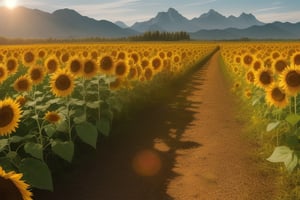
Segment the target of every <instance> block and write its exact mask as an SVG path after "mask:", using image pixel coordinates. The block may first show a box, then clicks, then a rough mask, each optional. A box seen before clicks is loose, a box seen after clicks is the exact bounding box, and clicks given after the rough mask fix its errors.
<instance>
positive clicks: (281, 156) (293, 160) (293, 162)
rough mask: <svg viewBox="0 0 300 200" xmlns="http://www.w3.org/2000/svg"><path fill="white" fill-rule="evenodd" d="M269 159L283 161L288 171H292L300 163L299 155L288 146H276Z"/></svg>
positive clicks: (275, 161)
mask: <svg viewBox="0 0 300 200" xmlns="http://www.w3.org/2000/svg"><path fill="white" fill-rule="evenodd" d="M267 160H268V161H270V162H274V163H277V162H283V163H284V165H285V167H286V168H287V170H288V172H292V171H293V170H294V168H295V167H296V166H297V164H298V157H297V155H296V154H295V152H294V151H293V150H291V149H290V148H289V147H287V146H279V147H276V148H275V149H274V151H273V153H272V155H271V156H270V157H269V158H267Z"/></svg>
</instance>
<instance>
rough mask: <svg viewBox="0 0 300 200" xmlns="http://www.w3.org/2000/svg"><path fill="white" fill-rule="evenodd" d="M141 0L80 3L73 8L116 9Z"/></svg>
mask: <svg viewBox="0 0 300 200" xmlns="http://www.w3.org/2000/svg"><path fill="white" fill-rule="evenodd" d="M140 1H141V0H119V1H113V2H109V3H96V4H79V5H74V6H71V7H72V8H76V9H78V10H89V9H92V10H95V9H101V10H104V9H116V8H124V7H129V6H132V5H134V4H136V3H138V2H140Z"/></svg>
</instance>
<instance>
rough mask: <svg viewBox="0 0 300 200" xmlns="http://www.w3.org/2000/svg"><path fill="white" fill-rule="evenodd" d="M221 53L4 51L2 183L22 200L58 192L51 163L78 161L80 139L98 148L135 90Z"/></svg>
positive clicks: (115, 47)
mask: <svg viewBox="0 0 300 200" xmlns="http://www.w3.org/2000/svg"><path fill="white" fill-rule="evenodd" d="M215 49H216V45H215V44H214V43H103V44H49V45H24V46H3V47H2V48H1V50H0V165H1V166H2V167H1V168H0V173H1V174H2V175H3V176H2V177H6V176H7V177H8V178H9V177H10V178H12V179H15V184H17V183H19V184H17V185H19V186H20V187H21V188H23V189H24V188H25V190H24V192H22V195H23V199H31V198H30V196H31V195H32V194H31V193H30V192H28V191H27V190H26V189H27V188H28V187H29V185H30V186H31V187H33V188H38V189H45V190H53V183H52V175H51V168H50V167H49V165H48V162H49V160H50V159H51V158H53V157H59V158H60V159H63V160H65V161H67V162H72V159H73V156H74V149H75V148H76V146H75V144H76V143H75V141H76V140H80V141H81V142H83V143H86V144H88V145H90V146H92V147H93V148H96V144H97V140H98V139H99V135H103V136H109V133H110V128H111V125H112V121H113V119H114V115H115V114H116V113H118V112H122V110H123V109H124V104H125V103H124V101H125V99H126V98H127V97H128V96H130V95H133V94H132V93H134V92H133V91H134V89H135V88H138V87H140V88H143V90H147V88H150V87H151V86H152V85H155V84H162V83H163V82H166V81H170V80H172V79H174V78H176V77H179V76H181V75H182V74H184V73H185V72H186V71H187V70H189V69H190V68H192V67H193V66H195V65H196V64H197V63H198V62H199V61H201V60H203V59H204V58H205V57H207V56H208V55H209V54H211V53H212V52H213V51H214V50H215ZM297 73H298V72H297ZM135 95H136V94H135ZM123 100H124V101H123ZM17 173H19V174H17ZM22 176H23V180H25V182H26V183H25V182H23V180H21V177H22ZM27 184H29V185H27Z"/></svg>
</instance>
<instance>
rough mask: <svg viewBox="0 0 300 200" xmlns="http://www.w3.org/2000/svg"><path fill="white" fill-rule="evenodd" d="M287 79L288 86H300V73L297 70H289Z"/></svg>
mask: <svg viewBox="0 0 300 200" xmlns="http://www.w3.org/2000/svg"><path fill="white" fill-rule="evenodd" d="M285 80H286V83H287V84H288V86H290V87H299V86H300V74H299V73H298V72H297V71H295V70H293V71H290V72H288V74H287V75H286V78H285Z"/></svg>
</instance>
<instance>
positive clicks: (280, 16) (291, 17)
mask: <svg viewBox="0 0 300 200" xmlns="http://www.w3.org/2000/svg"><path fill="white" fill-rule="evenodd" d="M299 16H300V11H292V12H291V11H289V12H281V13H277V12H276V13H275V12H274V13H261V14H257V15H256V17H257V18H258V19H259V20H261V21H263V22H268V23H270V22H274V19H276V20H275V21H282V22H299V21H300V20H299Z"/></svg>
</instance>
